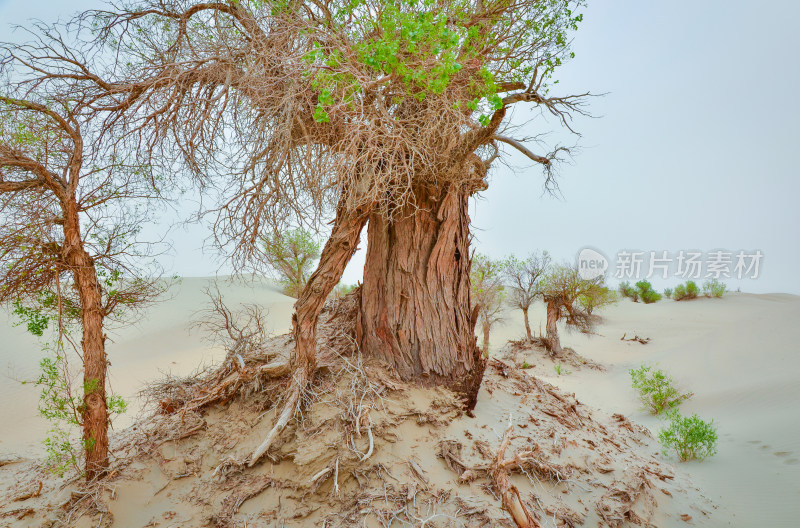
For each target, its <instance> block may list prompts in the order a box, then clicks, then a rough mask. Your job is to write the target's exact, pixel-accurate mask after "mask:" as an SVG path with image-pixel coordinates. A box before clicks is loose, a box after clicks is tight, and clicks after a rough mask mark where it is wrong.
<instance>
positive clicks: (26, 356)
mask: <svg viewBox="0 0 800 528" xmlns="http://www.w3.org/2000/svg"><path fill="white" fill-rule="evenodd" d="M213 281H214V279H212V278H207V277H206V278H199V277H195V278H184V279H181V281H180V282H179V283H178V284H176V285H175V286H174V287H173V288H171V289H170V290H169V292H168V293H167V295H166V296H165V300H164V301H163V302H161V303H158V304H155V305H153V306H152V307H150V308H149V310H148V311H147V314H146V316H145V317H143V318H142V319H141V320H139V321H136V322H135V324H133V325H130V326H127V327H124V328H120V329H117V330H110V331H109V332H108V335H109V341H108V344H107V347H108V349H107V350H108V355H109V360H110V361H111V368H110V370H109V373H110V374H109V380H110V384H111V386H112V388H113V390H114V391H115V392H116V393H117V394H120V395H122V396H123V397H125V398H126V399H127V400H128V401H129V403H130V404H131V405H130V407H129V410H128V412H127V413H126V414H124V415H122V416H120V417H118V418H117V420H116V421H115V427H116V428H122V427H126V426H127V425H128V424H130V423H131V422H132V420H133V419H134V418H135V417H136V415H137V413H138V411H139V409H140V405H139V401H138V399H137V398H136V394H137V393H138V391H139V390H140V389H141V388H142V387H143V386H144V384H145V383H147V382H148V381H152V380H154V379H156V378H159V377H161V373H171V374H176V375H185V374H189V373H191V372H192V371H194V370H196V369H197V368H198V367H200V366H201V365H208V364H212V363H214V362H215V361H216V360H218V359H219V358H220V357H222V356H223V355H224V352H223V351H222V349H221V348H220V347H217V346H213V345H212V344H211V343H209V342H208V340H207V338H206V337H207V336H205V335H204V334H203V332H202V331H200V330H198V329H193V328H192V323H193V321H195V320H196V319H197V318H198V311H200V310H202V309H203V308H205V307H206V306H207V304H208V297H207V296H206V295H205V293H203V290H204V289H205V288H206V287H207V286H209V285H211V284H212V283H213ZM219 285H220V290H221V291H222V292H223V295H224V298H225V302H226V303H227V304H228V305H229V306H230V307H231V308H233V307H235V306H237V305H239V304H241V303H258V304H260V305H261V306H263V307H264V308H266V309H267V310H268V311H269V316H268V320H269V324H270V326H271V328H269V330H270V331H272V332H273V333H284V332H286V331H288V330H289V328H290V326H291V314H292V309H293V308H292V307H293V305H294V301H295V300H294V299H292V298H290V297H286V296H285V295H283V294H281V293H280V289H279V287H278V286H277V285H275V284H274V283H272V282H270V281H259V282H253V283H250V284H247V283H244V282H236V283H230V282H229V281H228V279H227V278H226V277H223V278H220V279H219ZM13 321H14V320H13V318H12V317H9V315H8V314H7V313H6V312H4V311H0V376H2V378H1V379H2V382H0V398H2V400H3V401H7V402H10V401H13V402H15V404H14V405H4V406H0V424H4V425H3V426H2V433H0V454H2V453H4V452H5V453H20V452H24V453H41V452H42V450H43V448H42V439H43V438H44V436H45V434H46V432H47V430H48V428H49V424H48V423H47V422H46V421H45V420H43V419H42V418H40V417H39V416H38V413H37V411H36V407H37V402H38V398H39V391H38V389H37V388H36V387H35V386H33V385H21V384H20V383H19V380H31V379H35V378H36V376H37V375H38V364H39V361H40V360H41V358H42V357H43V356H44V353H43V352H42V351H41V344H40V343H39V342H37V340H36V338H34V337H33V336H31V335H29V334H28V333H27V332H26V331H25V329H24V328H22V327H14V326H13V325H12V322H13ZM11 424H13V425H11Z"/></svg>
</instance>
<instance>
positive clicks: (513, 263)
mask: <svg viewBox="0 0 800 528" xmlns="http://www.w3.org/2000/svg"><path fill="white" fill-rule="evenodd" d="M549 265H550V254H549V253H548V252H547V251H544V252H542V253H531V254H530V255H528V256H527V257H525V259H520V258H517V257H515V256H514V255H511V256H510V257H508V259H506V261H505V263H504V266H503V274H504V276H505V281H506V284H507V285H508V304H510V305H511V306H513V307H514V308H518V309H519V310H522V315H523V320H524V322H525V335H526V337H527V339H528V341H529V342H530V341H533V334H531V325H530V320H529V318H528V311H529V310H530V307H531V305H532V304H533V302H534V301H535V300H536V298H537V297H540V296H541V294H542V277H543V276H544V274H545V273H546V272H547V268H548V266H549Z"/></svg>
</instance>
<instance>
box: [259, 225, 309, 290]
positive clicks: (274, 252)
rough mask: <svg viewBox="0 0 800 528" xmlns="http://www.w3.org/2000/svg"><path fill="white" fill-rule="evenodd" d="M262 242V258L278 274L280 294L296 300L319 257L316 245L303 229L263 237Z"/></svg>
mask: <svg viewBox="0 0 800 528" xmlns="http://www.w3.org/2000/svg"><path fill="white" fill-rule="evenodd" d="M263 242H264V257H265V259H266V261H267V264H268V265H269V266H270V267H271V268H272V269H274V270H275V271H276V272H277V273H278V275H279V278H280V282H281V284H282V285H283V292H284V293H285V294H286V295H288V296H289V297H295V298H297V297H299V296H300V293H301V292H302V291H303V288H305V287H306V283H307V282H308V278H309V276H310V275H311V271H312V270H313V268H314V263H315V262H316V260H317V259H318V258H319V256H320V245H319V242H317V241H316V240H314V238H313V237H312V236H311V233H309V232H308V231H305V230H303V229H292V230H290V231H287V232H286V233H284V234H282V235H272V236H265V237H263Z"/></svg>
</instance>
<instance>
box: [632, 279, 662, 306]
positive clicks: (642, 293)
mask: <svg viewBox="0 0 800 528" xmlns="http://www.w3.org/2000/svg"><path fill="white" fill-rule="evenodd" d="M636 290H637V292H638V293H639V297H640V298H641V299H642V301H643V302H644V303H645V304H652V303H654V302H657V301H660V300H661V294H660V293H658V292H656V291H655V290H654V289H653V285H652V284H650V282H648V281H646V280H640V281H639V282H637V283H636Z"/></svg>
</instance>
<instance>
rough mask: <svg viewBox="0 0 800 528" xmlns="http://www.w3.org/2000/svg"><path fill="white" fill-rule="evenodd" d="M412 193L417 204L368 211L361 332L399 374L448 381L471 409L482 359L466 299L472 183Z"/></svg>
mask: <svg viewBox="0 0 800 528" xmlns="http://www.w3.org/2000/svg"><path fill="white" fill-rule="evenodd" d="M415 193H416V197H415V198H416V204H414V206H411V205H409V206H407V207H405V208H404V210H402V211H399V212H397V213H396V214H395V215H394V216H393V217H392V218H391V219H387V218H386V217H384V216H382V215H379V214H374V215H372V216H371V217H370V219H369V226H368V230H367V233H368V241H369V242H368V246H367V256H366V264H365V266H364V280H363V287H362V288H361V311H360V314H359V321H358V324H357V333H358V339H359V341H360V343H361V350H362V351H363V352H364V353H365V354H370V355H374V356H378V357H380V358H382V359H383V360H384V361H385V362H386V363H388V364H389V365H390V366H392V367H393V368H394V370H395V371H396V372H397V374H398V375H399V376H400V377H401V378H403V379H405V380H413V381H415V382H417V383H421V384H423V385H442V386H445V387H449V388H451V389H453V390H455V391H456V392H458V393H460V394H462V395H463V396H464V398H465V404H466V407H467V409H470V410H471V409H472V408H474V406H475V402H476V399H477V393H478V390H479V388H480V383H481V380H482V379H483V371H484V368H485V359H484V358H483V357H482V356H481V352H480V350H479V349H478V347H477V342H476V341H477V340H476V337H475V323H476V320H477V310H472V309H471V305H470V282H469V272H470V254H469V244H470V233H469V215H468V202H467V200H468V198H469V191H467V190H462V189H460V188H457V187H455V186H450V185H448V186H445V187H444V188H439V189H430V188H417V189H415Z"/></svg>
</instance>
